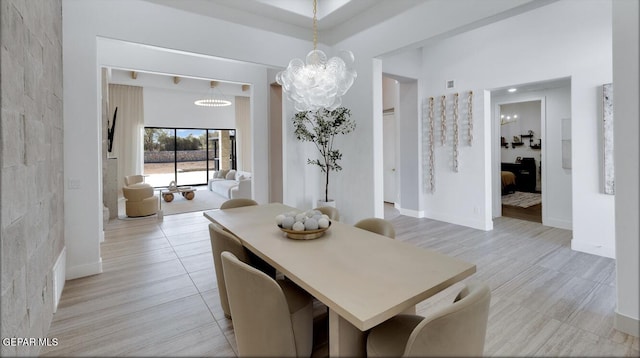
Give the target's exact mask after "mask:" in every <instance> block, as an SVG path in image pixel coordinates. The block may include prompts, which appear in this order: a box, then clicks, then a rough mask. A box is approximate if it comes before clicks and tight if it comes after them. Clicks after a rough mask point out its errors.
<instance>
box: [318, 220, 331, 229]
mask: <svg viewBox="0 0 640 358" xmlns="http://www.w3.org/2000/svg"><path fill="white" fill-rule="evenodd" d="M318 226H319V227H320V228H321V229H326V228H328V227H329V219H325V218H320V220H318Z"/></svg>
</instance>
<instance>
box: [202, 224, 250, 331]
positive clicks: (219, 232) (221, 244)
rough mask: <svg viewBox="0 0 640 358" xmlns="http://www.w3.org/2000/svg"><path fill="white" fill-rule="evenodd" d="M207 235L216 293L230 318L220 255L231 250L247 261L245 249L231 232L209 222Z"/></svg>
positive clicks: (240, 258)
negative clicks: (211, 255) (214, 272)
mask: <svg viewBox="0 0 640 358" xmlns="http://www.w3.org/2000/svg"><path fill="white" fill-rule="evenodd" d="M209 237H210V239H211V252H212V253H213V265H214V268H215V270H216V281H217V282H218V293H219V295H220V305H221V306H222V310H223V311H224V315H225V316H226V317H227V318H231V309H230V308H229V298H228V296H227V287H226V284H225V280H224V274H223V271H222V259H221V258H220V255H221V254H222V253H223V252H225V251H228V252H231V253H232V254H233V255H234V256H235V257H236V258H238V259H239V260H241V261H243V262H249V257H248V255H247V251H246V249H245V248H244V246H242V242H241V241H240V240H239V239H238V238H237V237H235V236H233V234H231V233H229V232H227V231H224V229H223V228H222V227H221V226H220V225H218V224H214V223H211V224H209Z"/></svg>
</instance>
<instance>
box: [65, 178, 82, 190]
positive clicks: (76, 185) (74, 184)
mask: <svg viewBox="0 0 640 358" xmlns="http://www.w3.org/2000/svg"><path fill="white" fill-rule="evenodd" d="M67 189H80V179H69V182H68V183H67Z"/></svg>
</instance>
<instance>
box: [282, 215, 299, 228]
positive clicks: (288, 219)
mask: <svg viewBox="0 0 640 358" xmlns="http://www.w3.org/2000/svg"><path fill="white" fill-rule="evenodd" d="M295 221H296V220H295V219H294V218H293V217H292V216H285V218H284V219H282V227H283V228H284V229H291V228H292V227H293V224H294V223H295Z"/></svg>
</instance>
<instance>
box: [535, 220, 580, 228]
mask: <svg viewBox="0 0 640 358" xmlns="http://www.w3.org/2000/svg"><path fill="white" fill-rule="evenodd" d="M542 221H543V223H542V224H543V225H544V226H551V227H557V228H558V229H565V230H573V224H572V223H571V221H566V220H561V219H554V218H546V219H542Z"/></svg>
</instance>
